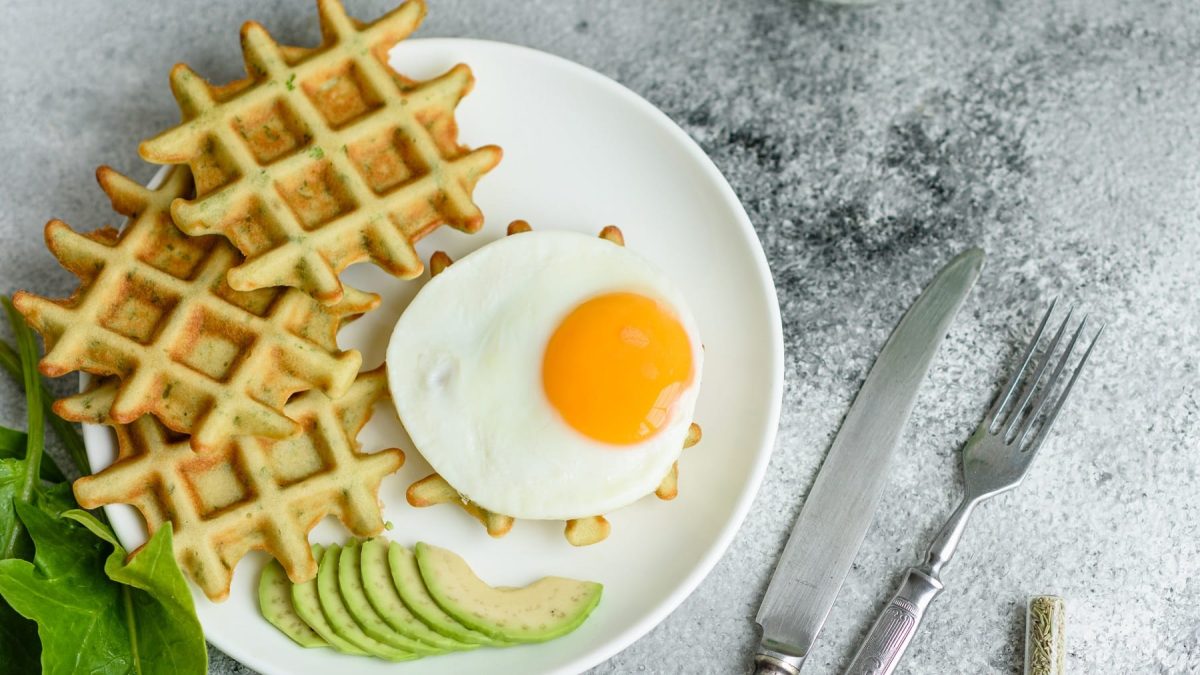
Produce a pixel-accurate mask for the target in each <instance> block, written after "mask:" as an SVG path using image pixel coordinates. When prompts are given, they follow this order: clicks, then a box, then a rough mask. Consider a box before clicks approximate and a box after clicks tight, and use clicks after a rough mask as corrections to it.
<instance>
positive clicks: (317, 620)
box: [292, 546, 366, 655]
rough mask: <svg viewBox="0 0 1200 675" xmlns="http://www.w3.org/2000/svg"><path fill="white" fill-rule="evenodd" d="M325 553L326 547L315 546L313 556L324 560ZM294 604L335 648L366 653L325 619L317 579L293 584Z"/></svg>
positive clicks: (348, 652) (341, 650)
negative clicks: (318, 593) (335, 630)
mask: <svg viewBox="0 0 1200 675" xmlns="http://www.w3.org/2000/svg"><path fill="white" fill-rule="evenodd" d="M324 554H325V549H324V547H322V546H313V557H315V558H316V559H317V562H321V561H322V560H324V558H325V555H324ZM292 605H293V606H294V607H295V608H296V614H297V615H299V616H300V618H301V619H304V623H306V624H308V626H309V628H312V629H313V630H314V631H316V633H317V635H320V636H321V638H322V639H323V640H325V641H326V642H328V643H329V644H330V645H331V646H332V647H333V648H334V649H336V650H338V651H339V652H345V653H347V654H359V655H366V652H365V651H363V650H361V649H359V648H358V647H355V646H354V645H352V644H350V643H349V642H347V641H346V640H344V639H342V637H341V636H340V635H338V634H337V633H334V632H333V627H332V626H330V625H329V622H328V621H326V620H325V613H324V612H322V611H321V600H320V598H319V597H318V595H317V580H316V579H309V580H308V581H306V582H304V583H302V584H295V585H294V586H292Z"/></svg>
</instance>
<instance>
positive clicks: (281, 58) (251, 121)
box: [140, 0, 501, 303]
mask: <svg viewBox="0 0 1200 675" xmlns="http://www.w3.org/2000/svg"><path fill="white" fill-rule="evenodd" d="M317 8H318V12H319V13H320V18H321V35H322V42H321V44H320V45H319V46H318V47H317V48H315V49H304V48H297V47H289V46H284V45H280V44H278V43H277V42H275V40H274V39H272V38H271V36H270V35H268V33H267V31H266V29H265V28H263V27H262V26H261V25H259V24H257V23H254V22H248V23H246V24H245V25H244V26H243V27H242V36H241V37H242V51H243V53H244V58H245V63H246V73H247V77H246V78H245V79H242V80H238V81H236V82H232V83H230V84H227V85H223V86H213V85H210V84H208V83H206V82H205V81H203V80H202V79H201V78H200V77H199V76H198V75H196V73H194V72H193V71H192V70H191V69H189V68H188V67H187V66H185V65H182V64H180V65H177V66H175V68H174V69H173V70H172V71H171V87H172V90H173V91H174V93H175V98H176V99H177V100H178V102H179V107H180V109H181V111H182V115H183V121H182V123H181V124H180V125H179V126H177V127H174V128H172V129H169V130H167V131H165V132H163V133H162V134H160V135H158V136H156V137H154V138H151V139H149V140H147V141H145V142H144V143H142V145H141V149H140V151H141V154H142V156H143V157H144V158H146V159H147V160H149V161H152V162H157V163H162V164H182V163H186V164H189V165H190V166H191V168H192V171H193V172H194V173H195V175H196V180H197V198H196V199H194V200H191V201H187V200H178V201H177V202H176V203H175V205H174V206H173V208H172V213H173V214H174V216H175V221H176V222H177V223H178V224H179V227H180V228H181V229H182V230H183V231H185V232H187V233H188V234H192V235H203V234H222V235H224V236H226V237H228V238H229V239H230V240H231V241H232V242H233V243H234V245H235V246H237V248H238V249H239V250H240V251H241V252H242V253H243V254H245V256H246V260H245V262H243V263H241V264H239V265H237V266H236V267H234V268H233V269H231V270H230V271H229V284H230V286H231V287H233V288H235V289H238V290H253V289H258V288H265V287H269V286H294V287H297V288H300V289H303V290H304V291H306V292H308V293H310V294H312V295H313V296H315V297H316V298H318V299H319V300H321V301H322V302H325V303H332V302H336V301H337V300H338V299H340V298H341V297H342V293H343V290H342V286H341V283H340V281H339V280H338V273H339V272H340V271H342V270H343V269H345V268H346V267H348V266H349V265H351V264H353V263H356V262H359V261H361V260H366V259H370V260H372V261H373V262H375V263H376V264H377V265H379V266H380V267H382V268H383V269H385V270H387V271H388V272H389V273H391V274H393V275H396V276H399V277H403V278H410V277H414V276H416V275H418V274H420V272H421V270H422V264H421V260H420V259H419V258H418V257H417V255H416V253H415V252H414V250H413V242H415V241H416V240H417V239H419V238H420V237H422V236H423V235H425V234H426V233H428V232H429V231H431V230H433V229H434V228H436V227H437V226H438V225H441V224H449V225H450V226H452V227H454V228H456V229H459V230H462V231H464V232H474V231H476V230H478V229H479V228H480V227H481V226H482V224H483V215H482V214H481V213H480V211H479V208H478V207H477V206H476V205H475V204H474V202H473V201H472V197H471V192H472V191H473V189H474V187H475V184H476V182H477V181H478V180H479V178H480V177H481V176H482V175H483V174H485V173H487V172H488V171H489V170H490V169H491V168H492V167H494V166H495V165H496V164H497V163H498V162H499V161H500V155H501V152H500V148H498V147H495V146H486V147H482V148H479V149H476V150H470V149H468V148H466V147H463V146H461V145H459V144H458V140H457V136H458V129H457V126H456V123H455V120H454V109H455V107H456V106H457V105H458V102H459V101H460V100H461V99H462V97H463V96H464V95H466V93H467V92H468V91H469V90H470V89H471V86H472V84H473V78H472V76H471V72H470V70H469V69H468V68H467V67H466V66H465V65H461V64H460V65H458V66H455V67H454V68H452V69H450V71H448V72H447V73H446V74H444V75H442V76H440V77H437V78H435V79H433V80H429V81H427V82H418V81H414V80H409V79H406V78H404V77H402V76H400V75H398V74H397V73H395V72H393V71H392V70H391V69H390V68H389V67H388V65H387V52H388V50H389V49H390V48H391V47H392V45H394V44H395V43H396V42H398V41H400V40H402V39H404V38H406V37H408V35H410V34H411V33H412V32H413V31H414V30H416V28H417V26H418V25H419V24H420V22H421V19H422V18H424V15H425V4H424V2H423V1H422V0H409V1H408V2H406V3H404V4H403V5H401V6H400V7H398V8H396V9H395V10H393V11H392V12H390V13H388V14H386V15H385V16H383V17H381V18H380V19H378V20H376V21H375V22H373V23H371V24H364V23H362V22H359V21H356V20H354V19H352V18H350V17H348V16H347V15H346V13H345V10H344V9H343V8H342V6H341V4H340V3H339V2H337V0H319V2H318V3H317Z"/></svg>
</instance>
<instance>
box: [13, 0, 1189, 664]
mask: <svg viewBox="0 0 1200 675" xmlns="http://www.w3.org/2000/svg"><path fill="white" fill-rule="evenodd" d="M348 4H349V5H350V7H351V10H352V12H353V13H355V14H357V15H359V16H363V17H374V16H375V15H377V14H378V13H380V12H382V11H383V9H384V8H385V7H386V6H388V5H389V2H387V1H379V2H365V1H360V0H351V1H350V2H349V3H348ZM433 5H434V6H433V8H432V12H431V16H430V18H429V20H428V22H427V24H426V26H425V27H424V28H423V29H422V31H421V32H420V35H423V36H470V37H477V38H486V39H492V40H502V41H507V42H515V43H519V44H524V45H528V46H531V47H535V48H538V49H542V50H546V51H549V52H553V53H555V54H559V55H562V56H565V57H566V58H569V59H572V60H575V61H578V62H580V63H583V64H585V65H587V66H590V67H592V68H595V69H596V70H598V71H600V72H602V73H605V74H607V75H609V76H612V77H614V78H616V79H617V80H618V81H620V82H622V83H624V84H625V85H627V86H629V87H630V88H632V89H633V90H634V91H636V92H638V93H640V94H641V95H643V96H645V97H646V98H647V99H649V100H650V101H651V102H653V103H654V104H655V105H657V106H659V107H660V108H662V109H663V110H664V111H666V113H667V114H668V115H670V116H671V117H672V118H674V119H675V120H677V121H678V122H679V123H680V124H681V125H682V126H683V127H684V128H685V129H686V130H687V131H688V133H690V134H691V135H692V136H694V137H695V138H696V139H697V140H698V141H699V142H700V143H701V144H702V145H703V147H704V148H705V150H707V151H708V152H709V153H710V154H711V155H712V157H713V159H714V160H715V161H716V163H717V165H718V166H719V167H720V168H721V170H722V171H723V172H724V173H725V175H726V176H727V177H728V179H729V181H730V182H731V183H732V184H733V187H734V189H735V190H736V191H737V192H738V194H739V195H740V196H741V197H742V199H743V200H744V202H745V204H746V208H747V209H748V211H749V212H750V216H751V219H752V220H753V221H754V223H755V225H756V227H757V229H758V233H759V235H760V237H761V239H762V243H763V246H764V248H765V249H766V251H767V255H768V258H769V260H770V262H771V265H772V268H773V271H774V275H775V282H776V284H777V286H778V290H779V301H780V304H781V305H782V307H783V316H784V329H785V332H786V339H787V388H786V394H785V396H786V400H785V402H784V414H783V420H782V423H781V427H780V433H779V443H778V448H777V450H776V452H775V455H774V458H773V460H772V462H771V467H770V471H769V473H768V476H767V479H766V481H765V483H764V484H763V486H762V490H761V492H760V494H759V496H758V501H757V502H756V506H755V508H754V510H753V512H752V513H751V515H750V517H749V518H748V520H747V521H746V523H745V525H744V527H743V528H742V530H741V532H740V534H739V535H738V537H737V539H736V540H735V541H734V543H733V545H732V547H731V548H730V550H729V552H728V553H727V554H726V555H725V556H724V558H723V559H722V560H721V562H720V563H719V564H718V565H717V567H716V569H715V570H714V571H713V573H712V574H711V575H710V576H709V577H708V579H707V580H706V581H705V582H704V583H703V585H702V586H701V587H700V588H699V590H698V591H697V592H696V593H695V594H694V595H693V596H692V597H691V598H689V599H688V600H687V601H686V602H685V603H684V604H683V605H682V606H681V607H680V608H679V609H678V610H677V611H676V612H675V613H674V614H672V615H671V616H670V618H669V619H667V620H666V621H665V622H664V623H663V624H662V625H660V626H659V627H658V628H656V629H655V630H654V631H652V632H651V633H650V634H649V635H647V636H646V637H645V638H643V639H642V640H640V641H639V642H637V643H636V644H635V645H633V646H632V647H630V648H629V649H627V650H625V651H624V652H623V653H621V654H619V655H618V656H616V657H615V658H613V659H612V660H611V661H610V662H608V663H606V664H604V665H602V666H600V667H598V668H597V669H596V672H597V673H639V672H645V673H684V672H686V673H728V672H737V671H738V669H739V668H741V667H742V666H744V664H745V663H746V662H747V659H748V657H749V654H750V650H751V648H752V647H751V646H752V644H753V642H754V641H755V633H754V627H753V624H752V617H753V615H754V612H755V609H756V607H757V605H758V602H759V598H760V595H761V593H762V590H763V588H764V587H765V584H766V581H767V579H768V577H769V574H770V572H771V569H772V566H773V563H774V559H775V556H776V555H777V554H778V552H779V551H780V549H781V547H782V545H783V542H784V539H785V537H786V533H787V531H788V529H789V527H790V524H791V522H792V520H793V518H794V517H795V515H796V513H797V512H798V510H799V507H800V504H801V501H802V497H803V495H804V493H805V492H806V491H807V489H808V487H809V485H810V484H811V482H812V479H813V476H814V475H815V472H816V470H817V468H818V466H819V463H820V460H821V457H822V453H823V450H824V448H826V447H827V445H828V443H829V441H830V439H831V438H832V435H833V433H834V432H835V430H836V428H837V425H838V421H839V419H840V417H841V415H842V414H843V413H844V412H845V410H846V407H847V405H848V403H849V401H850V400H851V398H852V396H853V395H854V393H855V391H856V390H857V388H858V386H859V384H860V383H861V381H862V378H863V377H864V375H865V372H866V368H867V367H868V366H869V364H870V362H871V359H872V358H873V356H874V354H875V353H876V351H877V349H878V347H879V346H880V345H881V343H882V341H883V339H884V338H885V336H886V334H887V332H888V330H889V329H890V328H891V327H892V326H893V325H894V323H895V321H896V320H897V319H898V317H899V315H900V313H901V312H902V310H903V307H904V305H905V304H906V303H907V302H908V301H909V300H910V299H911V298H912V297H914V296H915V294H916V292H917V291H918V289H919V287H920V284H921V283H922V281H923V280H924V279H926V278H928V276H929V275H930V274H931V273H932V270H933V269H934V268H935V267H936V266H937V265H938V264H940V262H941V261H943V260H946V259H948V258H949V257H950V256H951V255H952V254H953V253H955V252H957V251H958V250H960V249H961V248H963V247H965V246H967V245H970V244H978V245H981V246H983V247H984V248H986V249H987V252H988V254H989V256H990V259H989V262H988V265H987V268H986V270H985V272H984V276H983V278H982V279H981V281H980V283H979V286H978V288H977V290H976V291H975V293H974V295H973V296H972V298H971V299H970V301H969V303H968V305H967V307H966V310H965V311H964V313H963V314H962V315H961V317H960V319H959V321H958V322H957V323H956V324H955V326H954V329H953V331H952V333H951V335H950V338H949V340H948V342H947V343H946V345H945V347H944V349H943V351H942V353H941V354H940V355H939V357H938V360H937V362H936V365H935V367H934V371H933V373H932V376H931V378H930V380H929V381H928V382H927V384H926V386H925V388H924V390H923V392H922V394H921V398H920V401H919V403H918V406H917V410H916V412H915V414H914V417H913V419H912V423H911V425H910V427H909V429H908V432H907V434H906V437H905V440H904V449H903V453H902V459H901V461H899V463H898V467H897V470H896V472H895V474H894V475H893V476H892V478H891V481H890V485H889V487H888V490H887V492H886V494H885V495H884V497H883V501H882V504H881V507H880V512H879V515H878V518H877V520H876V523H875V525H874V527H873V528H872V530H871V531H870V533H869V535H868V537H867V541H866V543H865V544H864V547H863V549H862V552H861V553H860V555H859V557H858V559H857V561H856V563H855V566H854V568H853V570H852V571H851V572H850V575H849V578H848V579H847V581H846V585H845V588H844V589H843V591H842V594H841V596H840V598H839V600H838V603H837V605H836V606H835V607H834V610H833V613H832V616H831V617H830V620H829V622H828V623H827V624H826V626H825V630H824V633H823V635H822V638H821V640H820V641H819V642H818V644H817V646H816V649H815V651H814V653H813V654H812V657H811V660H810V664H809V667H808V668H807V669H806V670H805V672H806V673H808V672H812V673H832V672H837V671H838V668H839V667H840V666H844V665H845V664H846V663H847V661H848V659H849V657H850V655H851V653H852V651H853V649H854V645H855V643H856V642H857V640H858V639H859V638H860V636H861V635H862V634H863V633H864V631H865V630H866V629H867V627H868V626H869V623H870V621H871V620H872V617H873V614H874V612H875V611H876V610H877V609H878V608H879V607H880V606H881V605H882V603H883V601H884V600H885V598H886V597H887V595H888V594H890V592H891V591H892V589H893V586H894V584H895V583H896V582H897V580H898V578H899V574H900V571H901V569H902V568H903V567H904V566H905V565H908V564H909V563H911V562H913V561H914V560H916V558H917V556H918V554H919V552H920V550H922V549H923V547H924V545H925V543H926V542H927V540H928V538H929V537H930V536H931V535H932V533H933V532H934V530H935V529H936V528H937V526H938V524H939V523H940V521H941V520H942V519H943V518H944V517H945V515H946V514H947V513H948V512H949V510H950V508H951V502H952V500H953V499H954V497H955V495H957V494H958V491H959V490H960V488H961V485H960V479H959V477H958V466H957V461H956V452H957V448H958V447H959V445H960V443H961V441H962V440H963V439H964V438H965V437H966V435H967V434H968V433H969V430H970V429H971V428H972V427H973V426H974V424H975V423H976V421H977V420H978V418H979V416H980V415H981V411H982V409H983V407H984V406H985V405H986V403H987V401H988V399H989V397H990V396H991V393H992V391H993V390H994V387H996V386H997V381H998V379H999V377H1000V376H1001V374H1002V373H1003V372H1004V371H1005V370H1006V369H1007V367H1008V365H1009V364H1010V363H1011V362H1012V360H1013V358H1014V354H1015V352H1016V350H1017V348H1018V346H1019V344H1020V342H1021V340H1022V338H1023V335H1025V334H1026V331H1027V330H1028V328H1029V326H1030V324H1031V323H1032V321H1033V317H1034V315H1035V314H1036V313H1037V312H1038V311H1039V310H1038V308H1039V307H1040V306H1041V304H1042V303H1043V302H1044V301H1046V300H1047V299H1048V298H1049V297H1050V296H1053V295H1061V296H1062V297H1063V298H1065V299H1068V300H1070V301H1073V302H1078V303H1079V304H1080V305H1081V306H1082V307H1083V308H1085V309H1086V310H1088V311H1090V312H1092V313H1093V314H1094V315H1095V316H1098V317H1100V318H1102V319H1103V320H1105V321H1108V332H1107V333H1106V335H1105V337H1104V340H1103V342H1102V345H1101V347H1100V349H1099V351H1098V353H1097V354H1096V356H1095V361H1096V363H1095V366H1094V367H1093V368H1092V369H1091V370H1090V371H1089V372H1088V373H1087V374H1086V375H1085V377H1084V378H1083V381H1082V383H1081V385H1080V390H1079V393H1078V394H1077V395H1076V396H1075V397H1074V400H1072V401H1071V403H1070V404H1069V405H1068V408H1067V410H1066V411H1065V412H1064V417H1063V419H1062V421H1061V422H1060V423H1059V427H1058V429H1057V431H1056V433H1055V435H1054V437H1053V439H1052V440H1051V441H1050V442H1049V444H1048V446H1047V447H1046V448H1045V449H1044V450H1043V453H1042V456H1040V457H1039V458H1038V461H1037V463H1036V465H1035V467H1034V470H1033V473H1032V475H1031V476H1030V478H1029V479H1028V480H1027V481H1026V483H1025V485H1024V486H1022V487H1021V489H1020V490H1019V491H1018V492H1017V493H1015V494H1010V495H1006V496H1003V497H1001V498H999V499H997V500H995V501H994V502H992V503H989V504H987V505H985V506H984V507H983V508H982V509H981V510H980V511H979V513H978V514H977V516H976V519H975V520H974V522H973V523H972V525H971V528H970V530H969V531H968V532H967V535H966V538H965V540H964V541H963V546H962V549H961V552H960V553H959V555H958V557H957V558H956V559H955V560H954V562H953V564H952V565H951V566H950V567H949V569H948V570H947V572H946V575H945V579H946V583H947V591H946V593H945V594H944V595H943V596H942V597H941V598H940V599H938V600H937V603H936V605H935V607H934V609H933V612H932V615H931V616H930V618H929V620H928V622H927V624H926V625H925V626H924V628H923V630H922V631H921V633H920V635H919V636H918V637H917V638H916V641H915V643H914V644H913V646H912V649H911V651H910V653H909V656H908V658H907V660H906V661H905V663H904V665H903V667H902V668H901V671H902V672H909V673H1012V672H1016V671H1019V668H1020V663H1021V658H1022V630H1023V629H1022V626H1023V607H1024V602H1025V598H1026V597H1027V596H1029V595H1031V594H1036V593H1044V592H1054V593H1059V594H1062V595H1064V596H1065V597H1066V598H1067V602H1068V613H1069V621H1070V623H1069V628H1068V637H1069V659H1068V666H1069V668H1070V671H1071V672H1074V673H1185V672H1200V580H1198V579H1200V574H1198V573H1200V497H1198V496H1197V492H1198V489H1197V488H1198V482H1197V479H1198V476H1197V466H1198V465H1200V457H1198V454H1200V391H1198V386H1197V378H1198V376H1200V373H1198V372H1197V360H1198V352H1200V300H1198V297H1200V295H1198V293H1197V288H1198V287H1200V263H1198V262H1197V259H1198V258H1200V225H1198V224H1197V215H1198V211H1200V122H1198V121H1197V120H1198V119H1200V14H1197V12H1196V11H1195V10H1196V6H1195V4H1194V3H1193V2H1186V1H1184V0H1179V1H1166V0H1146V1H1141V2H1126V1H1124V0H904V1H900V0H896V1H893V2H884V3H883V4H881V5H879V6H877V7H873V8H865V9H846V8H839V7H831V6H826V5H822V4H815V3H811V2H807V1H805V0H757V1H756V2H718V1H715V0H703V1H700V0H670V1H655V2H640V1H617V0H590V1H585V0H536V1H534V2H482V1H475V0H435V1H434V2H433ZM0 15H2V16H3V21H2V25H0V49H2V50H3V51H2V57H0V82H2V89H0V96H2V100H3V103H2V104H0V105H2V108H0V110H2V114H0V119H2V120H3V123H2V124H0V148H3V151H4V153H5V157H4V160H3V161H2V162H0V291H5V292H7V291H9V290H12V289H15V288H34V289H37V290H39V291H42V292H46V293H50V294H58V295H62V294H66V293H67V292H69V291H70V290H71V288H72V287H73V283H74V282H73V280H72V279H71V278H70V276H69V275H68V274H67V273H66V272H64V271H62V270H61V269H59V268H58V267H57V265H55V263H54V261H53V259H52V258H51V257H50V255H49V254H48V253H47V252H46V251H45V249H44V248H43V245H42V240H41V228H42V225H43V223H44V222H45V221H46V220H47V219H48V218H49V217H51V216H56V217H60V218H63V219H65V220H66V221H68V222H72V223H78V224H80V225H84V226H93V225H98V224H100V223H101V222H105V221H111V218H109V217H108V216H107V215H106V214H107V210H106V204H105V202H104V198H103V196H102V195H101V193H100V192H99V190H97V189H96V188H95V184H94V181H93V178H92V171H93V169H94V168H95V166H97V165H99V164H101V163H108V164H112V165H114V166H115V167H117V168H118V169H120V170H122V171H126V172H130V173H131V174H132V175H133V176H135V177H138V178H148V177H149V176H150V175H151V173H152V171H153V169H152V167H150V166H148V165H145V164H143V163H141V162H140V161H139V160H138V158H137V155H136V153H135V147H136V144H137V142H138V141H139V140H140V139H142V138H144V137H145V136H146V135H147V134H148V133H150V132H151V131H154V130H158V129H162V128H164V127H165V126H167V125H169V124H171V123H173V122H174V121H175V120H176V119H177V117H176V115H177V113H176V107H175V105H174V103H173V101H172V100H171V97H170V95H169V93H168V91H167V87H166V72H167V68H168V67H169V65H170V64H172V63H174V62H176V61H186V62H188V63H190V64H192V65H193V66H195V67H196V68H197V69H198V70H199V71H200V72H201V73H203V74H205V75H206V76H208V77H210V78H212V79H215V80H227V79H231V78H233V77H234V76H236V75H238V74H239V68H240V59H239V57H238V55H237V33H236V29H237V26H238V25H239V24H240V22H241V21H242V20H244V19H247V18H255V19H258V20H260V21H262V22H263V23H265V24H266V25H267V26H268V27H269V28H270V29H271V30H272V31H273V32H274V33H275V34H277V35H279V36H281V37H283V38H286V39H288V40H291V41H296V42H300V43H308V42H311V41H313V40H315V36H316V28H315V25H314V21H313V19H314V15H315V13H314V10H313V8H312V6H311V4H310V3H309V2H287V3H284V2H250V1H249V0H245V1H242V2H235V1H232V0H213V1H210V2H205V3H195V2H162V3H134V2H103V3H102V2H76V1H72V0H45V1H41V2H33V1H25V2H11V1H10V2H6V3H5V4H4V6H3V8H2V9H0ZM0 423H3V424H10V425H11V424H21V423H22V412H21V404H20V403H19V399H18V396H17V392H16V390H15V389H14V388H13V387H12V386H10V385H9V384H8V383H7V382H4V383H2V384H0ZM212 670H213V672H215V673H236V672H247V671H246V670H245V669H244V668H242V667H240V666H239V665H238V664H236V663H234V662H233V661H231V660H230V659H228V658H225V657H223V656H222V655H221V654H219V653H217V652H215V650H214V652H213V660H212ZM417 670H419V668H418V669H417Z"/></svg>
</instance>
